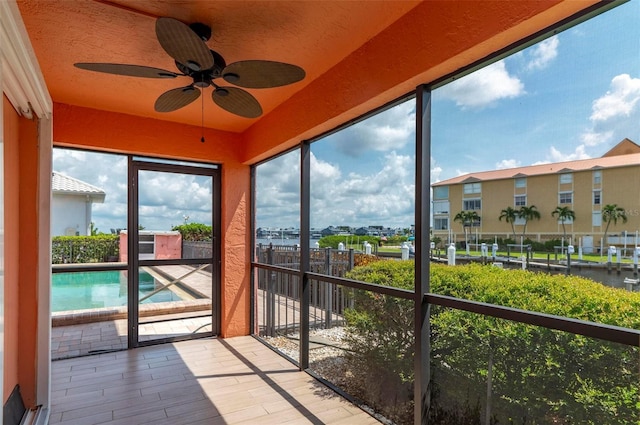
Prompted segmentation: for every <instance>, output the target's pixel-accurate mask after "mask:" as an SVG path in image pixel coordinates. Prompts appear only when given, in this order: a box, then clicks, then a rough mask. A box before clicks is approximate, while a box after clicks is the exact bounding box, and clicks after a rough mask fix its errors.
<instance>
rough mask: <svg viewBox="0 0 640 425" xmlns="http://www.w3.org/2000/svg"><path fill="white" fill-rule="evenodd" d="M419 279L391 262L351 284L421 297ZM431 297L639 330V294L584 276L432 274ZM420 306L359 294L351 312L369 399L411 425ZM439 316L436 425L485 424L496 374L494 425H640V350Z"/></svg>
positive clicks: (477, 318)
mask: <svg viewBox="0 0 640 425" xmlns="http://www.w3.org/2000/svg"><path fill="white" fill-rule="evenodd" d="M413 273H414V264H413V261H403V262H399V261H383V262H376V263H373V264H369V265H367V266H365V267H359V268H356V269H354V270H353V271H351V272H350V273H349V274H348V277H349V278H352V279H358V280H362V281H366V282H370V283H376V284H381V285H389V286H394V287H399V288H406V289H411V288H413V284H414V283H413V282H414V276H413ZM431 292H434V293H438V294H442V295H449V296H454V297H458V298H465V299H471V300H476V301H481V302H486V303H491V304H498V305H504V306H509V307H514V308H519V309H523V310H532V311H538V312H542V313H548V314H554V315H558V316H565V317H572V318H577V319H583V320H588V321H592V322H599V323H604V324H610V325H617V326H622V327H627V328H634V329H640V315H639V314H638V311H640V294H638V293H630V292H627V291H624V290H618V289H613V288H608V287H604V286H603V285H601V284H599V283H596V282H593V281H590V280H588V279H584V278H580V277H576V276H559V275H556V276H551V275H547V274H542V273H532V272H528V271H521V270H502V269H498V268H495V267H489V266H481V265H477V264H472V265H465V266H456V267H447V266H443V265H438V264H432V265H431ZM412 307H413V306H412V304H411V302H410V301H404V300H400V299H397V298H393V297H389V296H385V295H381V294H375V293H370V292H366V291H356V295H355V298H354V305H353V309H351V310H349V311H348V312H346V313H345V317H346V319H347V332H348V340H349V342H350V343H351V344H352V349H353V352H352V353H351V354H350V355H349V356H348V357H347V358H348V361H349V362H351V364H352V365H353V370H354V371H356V377H358V379H359V381H360V382H362V385H365V387H364V388H363V390H362V397H363V398H364V399H365V400H366V401H367V402H368V403H371V404H372V405H374V406H375V407H377V408H380V409H382V413H383V414H388V415H389V416H391V417H393V418H394V419H395V420H396V421H397V422H407V423H410V422H411V416H410V412H411V408H410V406H411V402H410V400H408V399H407V400H404V401H403V397H405V395H406V394H407V392H408V391H409V388H410V386H411V381H412V374H413V364H412V361H411V359H410V355H409V354H408V353H412V352H413V346H412V343H413V342H412V341H413V308H412ZM430 318H431V336H430V342H431V363H430V364H431V376H432V382H431V384H432V400H431V407H432V409H431V412H430V415H431V418H430V420H431V422H430V423H450V422H448V421H451V420H454V419H452V418H456V419H455V420H454V421H455V422H456V423H482V422H483V419H482V420H481V418H484V416H485V415H486V414H487V412H486V408H487V405H486V403H485V400H487V384H488V383H487V380H488V376H489V370H491V375H492V378H491V381H490V384H491V385H490V387H491V393H490V397H489V399H490V400H491V403H490V405H491V406H492V410H491V412H489V415H490V416H491V418H492V419H491V421H492V422H493V423H518V424H537V423H554V424H575V423H581V424H594V425H595V424H602V423H607V424H636V425H637V424H638V423H640V390H639V384H638V352H637V348H634V347H628V346H622V345H618V344H613V343H607V342H604V341H600V340H595V339H592V338H586V337H583V336H580V335H575V334H571V333H566V332H559V331H554V330H551V329H546V328H542V327H537V326H531V325H525V324H522V323H516V322H511V321H507V320H502V319H495V318H492V317H489V316H482V315H478V314H474V313H469V312H465V311H462V310H456V309H449V308H442V307H438V306H432V309H431V315H430ZM380 371H383V372H382V375H380V373H381V372H380ZM376 376H377V377H378V378H377V381H376V378H375V377H376ZM390 394H395V395H396V396H397V397H396V399H395V401H393V402H391V403H390V402H389V400H388V399H387V400H385V397H389V395H390ZM409 397H410V394H409ZM390 404H391V405H392V408H391V409H389V405H390ZM478 406H481V408H478ZM385 409H386V410H385ZM403 412H405V416H402V413H403Z"/></svg>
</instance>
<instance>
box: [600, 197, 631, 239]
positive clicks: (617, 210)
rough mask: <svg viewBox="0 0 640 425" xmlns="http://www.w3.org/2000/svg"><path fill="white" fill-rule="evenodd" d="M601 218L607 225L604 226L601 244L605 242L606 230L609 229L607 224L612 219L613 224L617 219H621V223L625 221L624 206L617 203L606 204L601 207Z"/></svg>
mask: <svg viewBox="0 0 640 425" xmlns="http://www.w3.org/2000/svg"><path fill="white" fill-rule="evenodd" d="M602 219H603V220H604V221H606V222H607V227H605V228H604V236H603V237H602V240H603V244H605V243H607V232H608V231H609V225H610V224H611V222H612V221H613V225H614V226H615V225H616V224H617V223H618V220H622V222H623V223H626V222H627V214H626V213H625V211H624V208H622V207H619V206H618V204H607V205H605V206H604V207H602Z"/></svg>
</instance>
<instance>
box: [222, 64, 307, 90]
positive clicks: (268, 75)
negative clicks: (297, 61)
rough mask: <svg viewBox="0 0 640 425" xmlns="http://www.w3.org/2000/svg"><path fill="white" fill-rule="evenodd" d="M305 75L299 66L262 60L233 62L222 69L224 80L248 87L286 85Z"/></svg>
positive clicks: (258, 87) (261, 87)
mask: <svg viewBox="0 0 640 425" xmlns="http://www.w3.org/2000/svg"><path fill="white" fill-rule="evenodd" d="M305 75H306V74H305V72H304V70H303V69H302V68H300V67H299V66H296V65H291V64H288V63H282V62H272V61H262V60H247V61H239V62H234V63H232V64H230V65H227V67H226V68H225V69H224V70H223V71H222V77H223V78H224V79H225V81H227V82H228V83H231V84H235V85H236V86H240V87H246V88H249V89H264V88H269V87H279V86H286V85H287V84H292V83H295V82H298V81H300V80H302V79H303V78H304V77H305Z"/></svg>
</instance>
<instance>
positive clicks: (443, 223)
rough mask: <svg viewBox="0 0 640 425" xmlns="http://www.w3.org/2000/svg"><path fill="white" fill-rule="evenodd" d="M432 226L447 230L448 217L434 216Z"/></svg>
mask: <svg viewBox="0 0 640 425" xmlns="http://www.w3.org/2000/svg"><path fill="white" fill-rule="evenodd" d="M433 228H434V229H435V230H449V219H448V218H434V219H433Z"/></svg>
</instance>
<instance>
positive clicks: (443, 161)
mask: <svg viewBox="0 0 640 425" xmlns="http://www.w3.org/2000/svg"><path fill="white" fill-rule="evenodd" d="M639 21H640V1H638V0H632V1H631V2H629V3H626V4H623V5H622V6H619V7H617V8H615V9H613V10H611V11H609V12H607V13H604V14H602V15H600V16H598V17H596V18H594V19H591V20H589V21H587V22H585V23H582V24H579V25H577V26H575V27H573V28H570V29H568V30H566V31H564V32H561V33H559V34H557V35H554V36H552V37H550V38H547V39H545V40H544V41H542V42H539V43H537V44H535V45H533V46H531V47H529V48H527V49H525V50H521V51H519V52H518V53H515V54H513V55H511V56H509V57H507V58H504V59H502V60H500V61H498V62H495V63H493V64H491V65H488V66H486V67H484V68H482V69H480V70H478V71H476V72H474V73H472V74H469V75H467V76H465V77H462V78H460V79H458V80H456V81H454V82H453V83H449V84H447V85H444V86H442V87H439V88H437V89H435V90H434V91H433V93H432V128H431V131H432V147H431V155H432V157H431V180H432V182H435V181H441V180H446V179H448V178H452V177H456V176H458V175H462V174H466V173H469V172H477V171H485V170H492V169H501V168H513V167H519V166H527V165H533V164H541V163H546V162H561V161H569V160H577V159H587V158H593V157H598V156H601V155H602V154H604V153H605V152H606V151H607V150H609V149H610V148H611V147H613V146H614V145H615V144H617V143H618V142H620V141H621V140H623V139H624V138H625V137H627V138H629V139H631V140H633V141H634V142H636V143H639V144H640V25H639V23H640V22H639ZM398 66H401V64H398ZM414 108H415V107H414V102H413V101H412V100H409V101H407V102H405V103H402V104H400V105H397V106H395V107H394V108H391V109H389V110H386V111H384V112H381V113H379V114H377V115H375V116H373V117H370V118H368V119H366V120H364V121H361V122H359V123H358V124H355V125H352V126H350V127H347V128H345V129H343V130H341V131H338V132H336V133H333V134H331V135H329V136H327V137H325V138H323V139H321V140H318V141H315V142H314V143H312V145H311V227H312V228H324V227H327V226H330V225H333V226H340V225H348V226H356V227H359V226H369V225H384V226H389V227H401V228H407V227H410V226H411V225H412V224H413V223H414V215H413V214H414V175H415V117H414V114H415V109H414ZM92 155H97V154H92V153H86V152H73V151H67V150H56V151H55V152H54V170H56V171H58V172H61V173H63V174H67V175H70V176H72V177H75V178H79V179H80V180H83V181H85V182H87V183H90V184H93V185H95V186H98V187H101V188H103V189H104V190H105V192H107V197H106V199H105V203H104V204H99V205H95V206H94V212H93V218H94V221H95V222H96V225H97V227H98V228H99V229H100V230H103V229H110V228H114V227H116V228H117V227H120V228H122V227H125V226H126V218H125V216H124V213H125V212H126V159H125V158H124V157H116V156H112V155H109V156H107V157H100V158H95V157H92ZM106 158H111V159H108V160H107V159H106ZM298 173H299V151H297V150H296V151H292V152H291V153H289V154H286V155H282V156H280V157H278V158H277V159H275V160H272V161H270V162H267V163H264V164H261V165H259V166H258V167H257V173H256V180H257V194H256V197H257V204H256V210H257V219H256V225H257V227H270V228H289V227H294V228H295V227H298V226H299V186H300V181H299V180H300V178H299V174H298ZM154 177H156V178H157V181H155V182H154V180H156V179H154ZM167 177H168V176H149V182H148V196H149V198H148V199H149V200H152V199H153V200H155V201H154V202H149V205H145V214H147V215H148V220H147V221H148V222H149V223H148V224H149V226H147V225H146V224H145V223H144V220H141V222H142V224H143V225H145V227H147V228H153V227H158V229H157V230H167V228H168V227H170V226H171V225H175V224H180V223H181V222H184V221H189V222H195V221H203V220H204V218H203V217H204V216H203V208H202V207H201V204H199V202H200V201H201V200H202V196H203V194H206V193H207V192H206V190H207V189H206V188H203V187H200V186H206V183H203V182H200V181H197V179H195V180H194V179H193V178H190V177H189V176H181V177H175V176H174V177H172V178H167ZM208 190H210V187H209V188H208ZM173 195H175V196H179V197H180V196H181V197H180V199H181V200H182V201H180V202H178V201H175V202H172V204H171V205H160V204H159V202H157V201H158V200H163V201H168V200H170V199H172V196H173ZM187 195H188V196H187ZM189 200H192V201H193V202H190V201H189ZM186 216H188V217H189V218H187V219H185V217H186ZM205 216H206V214H205Z"/></svg>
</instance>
